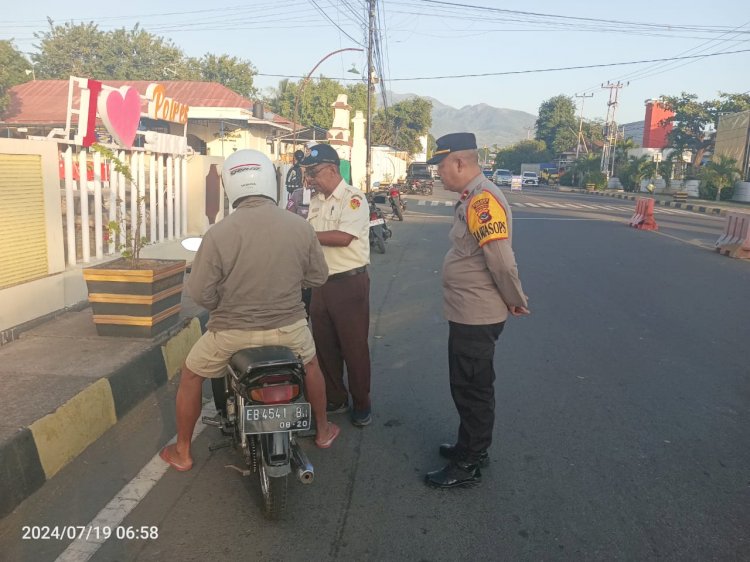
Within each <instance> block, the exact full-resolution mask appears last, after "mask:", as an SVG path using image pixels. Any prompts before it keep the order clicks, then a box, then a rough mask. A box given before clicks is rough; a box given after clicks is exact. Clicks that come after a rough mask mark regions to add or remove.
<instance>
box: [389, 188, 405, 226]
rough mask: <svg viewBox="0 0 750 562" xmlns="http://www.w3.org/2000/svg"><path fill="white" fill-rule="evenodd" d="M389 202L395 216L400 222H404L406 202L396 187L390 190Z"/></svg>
mask: <svg viewBox="0 0 750 562" xmlns="http://www.w3.org/2000/svg"><path fill="white" fill-rule="evenodd" d="M388 202H389V203H390V204H391V210H392V211H393V216H394V217H397V218H398V220H400V221H403V220H404V211H406V201H405V200H404V199H402V198H401V192H400V191H399V189H398V187H396V186H395V185H392V186H391V187H390V188H389V189H388Z"/></svg>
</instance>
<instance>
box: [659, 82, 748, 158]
mask: <svg viewBox="0 0 750 562" xmlns="http://www.w3.org/2000/svg"><path fill="white" fill-rule="evenodd" d="M660 101H661V103H662V104H663V105H664V106H665V107H666V108H667V109H669V110H671V111H673V112H674V116H672V117H668V118H667V119H665V120H664V121H663V123H664V124H666V123H672V124H673V125H674V128H673V129H672V132H671V133H669V139H668V140H669V144H670V146H672V147H673V148H675V149H676V150H677V151H678V152H679V153H683V152H685V151H688V150H689V151H691V152H692V155H693V167H694V168H696V169H697V168H698V167H699V166H700V165H701V162H702V161H703V156H704V154H705V153H706V151H707V150H708V149H709V148H711V147H712V146H713V144H714V140H715V139H714V136H713V132H714V131H715V130H716V128H717V127H718V125H719V117H720V116H721V115H724V114H726V113H736V112H739V111H746V110H748V109H750V94H746V93H743V94H729V93H726V92H720V93H719V99H718V100H707V101H699V100H698V96H697V95H695V94H689V93H687V92H682V93H681V94H680V95H679V96H661V98H660Z"/></svg>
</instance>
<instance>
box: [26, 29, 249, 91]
mask: <svg viewBox="0 0 750 562" xmlns="http://www.w3.org/2000/svg"><path fill="white" fill-rule="evenodd" d="M48 22H49V26H50V28H49V30H48V31H45V32H42V33H35V34H34V35H35V37H36V38H37V39H38V40H39V45H37V48H38V49H39V53H37V54H34V55H32V59H33V60H34V61H35V62H36V63H37V65H36V72H37V77H42V78H53V79H67V78H68V77H69V76H71V75H73V76H85V77H92V78H98V79H101V80H107V79H109V80H151V81H157V80H165V79H177V80H203V81H206V82H218V83H220V84H223V85H225V86H226V87H228V88H230V89H232V90H234V91H235V92H237V93H238V94H240V95H242V96H246V97H254V96H255V95H256V93H257V92H256V90H255V87H254V86H253V77H254V76H255V74H256V70H255V68H254V67H253V65H252V64H251V63H250V61H247V60H242V59H238V58H237V57H230V56H228V55H214V54H211V53H207V54H205V55H203V57H201V58H197V59H196V58H189V57H186V56H185V54H184V53H183V52H182V51H181V50H180V49H179V48H178V47H177V46H175V45H174V44H173V43H172V42H171V41H168V40H166V39H164V38H162V37H158V36H156V35H153V34H151V33H148V32H147V31H145V30H143V29H141V28H140V26H139V25H138V24H136V25H135V26H134V27H133V28H132V29H129V30H128V29H125V28H122V29H116V30H114V31H101V30H100V29H99V28H98V27H97V25H96V24H95V23H93V22H89V23H82V24H73V23H65V24H63V25H56V24H55V23H54V22H53V21H52V20H49V19H48Z"/></svg>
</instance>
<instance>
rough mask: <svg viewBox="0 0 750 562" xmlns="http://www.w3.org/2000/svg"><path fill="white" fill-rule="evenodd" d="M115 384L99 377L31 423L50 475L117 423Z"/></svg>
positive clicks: (41, 455)
mask: <svg viewBox="0 0 750 562" xmlns="http://www.w3.org/2000/svg"><path fill="white" fill-rule="evenodd" d="M116 422H117V414H116V413H115V402H114V399H113V397H112V388H111V387H110V386H109V381H108V380H107V379H99V380H97V381H96V382H95V383H94V384H92V385H91V386H89V387H87V388H86V389H84V390H83V391H82V392H80V393H79V394H77V395H75V396H74V397H73V398H71V399H70V400H68V401H67V402H66V403H65V404H63V405H62V406H60V407H59V408H58V409H57V410H55V411H54V412H52V413H51V414H47V415H46V416H44V417H43V418H42V419H40V420H37V421H35V422H34V423H33V424H31V427H30V428H29V429H31V433H32V435H33V436H34V442H35V443H36V448H37V451H38V452H39V459H40V461H41V462H42V468H44V474H45V475H46V476H47V479H50V478H52V477H53V476H54V475H55V474H57V472H58V471H59V470H60V469H61V468H63V467H64V466H65V465H66V464H68V463H69V462H70V461H71V460H73V459H74V458H75V457H76V456H78V455H79V454H80V453H81V452H82V451H83V450H84V449H85V448H86V447H88V446H89V445H91V443H93V442H94V441H96V440H97V439H98V438H99V437H100V436H101V435H102V434H103V433H104V432H105V431H107V430H108V429H109V428H110V427H112V426H113V425H115V423H116Z"/></svg>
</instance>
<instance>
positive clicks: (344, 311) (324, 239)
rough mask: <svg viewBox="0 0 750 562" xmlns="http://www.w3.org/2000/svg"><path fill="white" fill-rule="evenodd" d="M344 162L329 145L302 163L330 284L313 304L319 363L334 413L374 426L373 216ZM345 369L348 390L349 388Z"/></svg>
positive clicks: (311, 216)
mask: <svg viewBox="0 0 750 562" xmlns="http://www.w3.org/2000/svg"><path fill="white" fill-rule="evenodd" d="M340 163H341V160H340V159H339V155H338V154H337V153H336V150H335V149H334V148H333V147H331V146H330V145H327V144H317V145H315V146H312V147H311V148H310V154H309V155H308V156H306V157H305V159H304V160H303V161H302V166H303V167H304V169H305V178H306V181H307V183H308V185H309V186H310V187H311V188H313V189H314V190H315V192H316V194H315V195H314V196H313V197H312V198H311V199H310V210H309V213H308V221H310V224H312V226H313V228H314V229H315V231H316V233H317V235H318V241H319V242H320V244H321V246H323V253H324V254H325V258H326V263H327V264H328V271H329V274H328V280H327V281H326V282H325V284H324V285H323V286H322V287H315V288H314V289H313V294H312V302H311V303H310V320H311V322H312V327H313V336H314V338H315V346H316V349H317V352H318V359H319V361H320V366H321V368H322V370H323V374H324V376H325V379H326V395H327V398H328V408H327V409H328V412H329V413H343V412H346V411H348V409H349V394H351V398H352V405H351V414H350V415H351V422H352V424H354V425H355V426H359V427H363V426H366V425H368V424H370V422H371V421H372V417H371V407H370V348H369V345H368V342H367V339H368V336H369V330H370V277H369V275H368V274H367V265H368V264H369V263H370V238H369V234H370V212H369V207H368V204H367V200H366V199H365V195H364V193H362V192H361V191H360V190H358V189H355V188H354V187H352V186H351V185H349V184H347V183H346V182H345V181H344V179H343V178H342V177H341V172H340V170H339V166H340ZM344 364H346V372H347V382H348V387H349V388H348V391H347V387H346V386H344V372H343V368H344Z"/></svg>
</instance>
